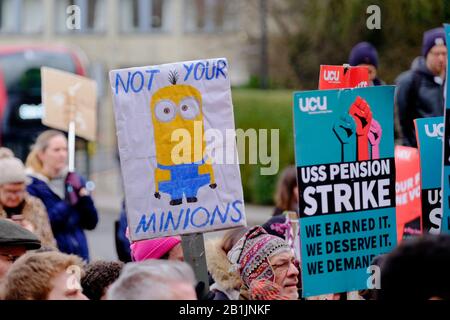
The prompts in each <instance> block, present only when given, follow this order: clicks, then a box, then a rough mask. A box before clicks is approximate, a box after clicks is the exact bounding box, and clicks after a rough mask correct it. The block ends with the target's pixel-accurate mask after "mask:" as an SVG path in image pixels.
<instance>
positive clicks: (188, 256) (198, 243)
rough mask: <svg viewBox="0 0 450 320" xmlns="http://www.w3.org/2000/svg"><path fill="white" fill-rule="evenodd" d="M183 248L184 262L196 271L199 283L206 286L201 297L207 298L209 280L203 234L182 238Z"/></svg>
mask: <svg viewBox="0 0 450 320" xmlns="http://www.w3.org/2000/svg"><path fill="white" fill-rule="evenodd" d="M181 246H182V247H183V253H184V261H186V262H187V263H188V264H189V265H190V266H191V267H192V269H194V274H195V277H196V279H197V281H202V282H203V283H204V284H205V286H204V288H203V292H202V293H201V296H205V295H206V294H207V293H208V292H209V278H208V268H207V266H206V256H205V242H204V239H203V234H202V233H194V234H188V235H183V236H181Z"/></svg>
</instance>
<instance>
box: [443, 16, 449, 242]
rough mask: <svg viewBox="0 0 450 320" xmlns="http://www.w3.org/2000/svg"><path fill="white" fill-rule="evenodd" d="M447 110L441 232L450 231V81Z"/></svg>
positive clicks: (446, 36)
mask: <svg viewBox="0 0 450 320" xmlns="http://www.w3.org/2000/svg"><path fill="white" fill-rule="evenodd" d="M444 28H445V38H446V41H447V44H448V43H449V41H450V25H449V24H445V25H444ZM449 62H450V57H449V56H447V74H448V71H449V65H448V64H449ZM445 83H446V84H445V112H444V123H445V133H444V150H443V154H442V156H443V165H442V184H441V186H442V223H441V232H442V233H447V234H448V233H450V100H449V99H450V83H449V81H448V79H447V81H446V82H445Z"/></svg>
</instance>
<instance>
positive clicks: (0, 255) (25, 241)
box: [0, 219, 41, 281]
mask: <svg viewBox="0 0 450 320" xmlns="http://www.w3.org/2000/svg"><path fill="white" fill-rule="evenodd" d="M40 247H41V241H40V240H39V238H38V237H37V236H36V235H35V234H33V233H32V232H30V231H28V230H27V229H25V228H23V227H21V226H20V225H18V224H17V223H15V222H12V221H9V220H7V219H0V281H2V279H3V278H4V277H5V275H6V273H7V272H8V270H9V269H10V268H11V266H12V264H13V263H14V262H15V261H16V260H17V259H19V258H20V257H21V256H22V255H24V254H25V253H26V252H27V251H28V250H36V249H39V248H40Z"/></svg>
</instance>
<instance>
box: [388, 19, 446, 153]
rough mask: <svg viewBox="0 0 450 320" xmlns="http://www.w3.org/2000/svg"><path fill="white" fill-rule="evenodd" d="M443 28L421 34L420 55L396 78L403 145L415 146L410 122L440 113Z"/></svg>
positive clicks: (444, 50) (442, 79)
mask: <svg viewBox="0 0 450 320" xmlns="http://www.w3.org/2000/svg"><path fill="white" fill-rule="evenodd" d="M445 43H446V41H445V33H444V29H443V28H436V29H432V30H429V31H427V32H425V33H424V35H423V44H422V56H421V57H420V58H418V59H417V60H416V61H415V63H414V64H413V65H412V66H411V70H409V71H407V72H405V73H402V74H401V75H400V76H399V77H398V78H397V80H396V84H397V92H396V100H397V105H398V115H399V119H400V125H401V129H402V134H403V144H404V145H406V146H412V147H417V141H416V134H415V131H414V123H413V121H414V120H415V119H418V118H428V117H440V116H442V115H443V113H444V80H445V72H446V65H447V47H446V45H445Z"/></svg>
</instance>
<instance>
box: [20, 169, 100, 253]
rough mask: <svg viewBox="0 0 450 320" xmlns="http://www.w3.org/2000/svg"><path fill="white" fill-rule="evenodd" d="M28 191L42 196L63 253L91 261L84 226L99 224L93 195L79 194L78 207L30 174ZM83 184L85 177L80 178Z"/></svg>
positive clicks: (87, 227) (92, 226)
mask: <svg viewBox="0 0 450 320" xmlns="http://www.w3.org/2000/svg"><path fill="white" fill-rule="evenodd" d="M31 178H32V183H31V184H30V185H29V186H28V187H27V189H28V192H29V193H30V194H31V195H33V196H35V197H37V198H39V199H41V200H42V202H43V203H44V205H45V207H46V208H47V212H48V217H49V219H50V224H51V226H52V230H53V234H54V236H55V239H56V242H57V244H58V248H59V250H60V251H61V252H65V253H69V254H70V253H72V254H76V255H78V256H80V257H81V258H83V259H84V260H86V261H89V250H88V244H87V240H86V235H85V234H84V231H83V230H84V229H86V230H93V229H95V227H96V226H97V222H98V214H97V209H96V208H95V206H94V202H93V201H92V198H91V197H80V199H79V201H78V203H77V204H76V205H75V206H71V205H70V204H68V203H67V202H66V201H65V200H64V199H61V198H60V197H59V196H58V195H57V194H55V193H54V192H53V191H52V190H51V189H50V187H49V186H48V185H47V183H46V182H45V181H42V180H40V179H38V178H36V177H31ZM81 181H82V184H83V186H84V185H85V180H84V179H81Z"/></svg>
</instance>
